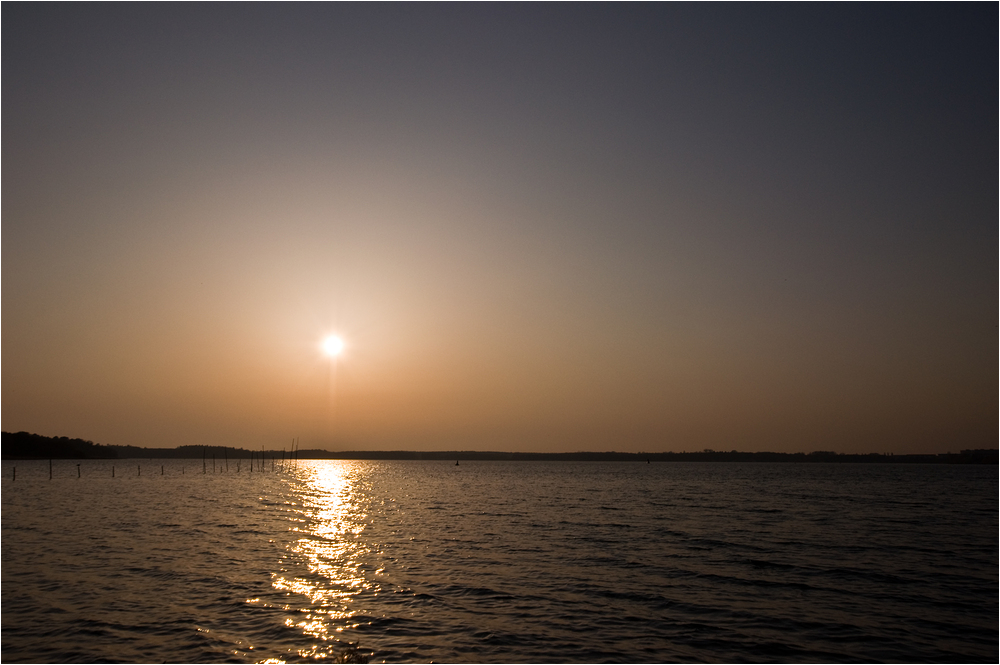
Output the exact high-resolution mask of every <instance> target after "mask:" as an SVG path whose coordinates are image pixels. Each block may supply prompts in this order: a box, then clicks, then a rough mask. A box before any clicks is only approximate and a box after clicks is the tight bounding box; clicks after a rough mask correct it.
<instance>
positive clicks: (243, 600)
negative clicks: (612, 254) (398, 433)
mask: <svg viewBox="0 0 1000 665" xmlns="http://www.w3.org/2000/svg"><path fill="white" fill-rule="evenodd" d="M228 464H229V469H228V471H226V470H225V467H224V466H222V465H218V463H217V471H216V472H215V473H213V472H212V468H211V465H209V466H208V468H207V473H202V464H201V461H200V460H198V461H195V460H168V461H162V462H161V461H157V460H142V461H138V460H134V461H126V460H115V461H110V460H109V461H84V462H81V463H80V467H79V475H80V477H79V478H78V477H77V474H78V469H77V465H76V462H71V461H56V462H54V466H53V479H52V480H49V478H48V474H49V469H48V462H23V461H19V462H16V463H15V462H4V464H3V481H2V488H3V506H2V508H3V512H2V527H3V532H2V612H3V620H2V658H3V660H4V661H6V662H18V661H21V662H23V661H32V662H66V661H69V662H82V661H88V662H93V661H119V662H120V661H125V662H157V661H160V662H162V661H167V662H220V661H231V662H245V661H254V662H261V661H270V662H279V661H284V662H303V661H309V662H315V661H324V660H325V661H337V660H341V661H342V660H348V661H352V660H353V661H362V660H364V659H365V658H367V659H370V661H371V662H382V661H390V662H399V661H422V662H428V661H436V662H662V661H727V662H731V661H796V662H803V661H823V662H831V661H832V662H837V661H908V662H917V661H934V662H946V661H977V662H996V661H997V656H998V648H997V643H998V634H997V616H998V585H997V578H998V557H997V551H998V550H997V535H998V525H997V515H998V505H997V496H998V488H997V468H996V467H995V466H994V467H990V466H986V467H972V466H916V465H912V466H911V465H846V464H845V465H818V464H816V465H812V464H810V465H799V464H773V465H772V464H684V463H679V464H674V463H660V464H656V463H654V464H635V463H597V462H581V463H575V462H573V463H571V462H472V461H469V462H463V463H462V464H461V465H460V466H455V465H454V464H453V463H443V462H354V461H344V462H341V461H315V462H311V461H310V462H303V461H300V462H299V463H298V465H297V468H286V469H285V470H284V471H283V472H282V471H281V470H280V468H276V469H275V471H274V472H273V473H272V472H271V471H270V466H268V467H267V468H266V472H264V473H261V472H259V471H255V472H253V473H248V469H247V466H246V462H245V461H244V462H242V464H241V471H240V473H237V472H236V463H235V461H229V463H228ZM15 465H16V467H17V478H16V480H12V478H13V475H14V466H15ZM112 465H114V466H115V469H114V474H115V477H112ZM352 645H354V646H353V647H352Z"/></svg>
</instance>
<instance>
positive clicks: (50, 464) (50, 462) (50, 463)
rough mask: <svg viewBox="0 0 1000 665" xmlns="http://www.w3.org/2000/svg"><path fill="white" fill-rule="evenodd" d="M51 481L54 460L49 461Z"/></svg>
mask: <svg viewBox="0 0 1000 665" xmlns="http://www.w3.org/2000/svg"><path fill="white" fill-rule="evenodd" d="M49 480H52V460H51V459H50V460H49Z"/></svg>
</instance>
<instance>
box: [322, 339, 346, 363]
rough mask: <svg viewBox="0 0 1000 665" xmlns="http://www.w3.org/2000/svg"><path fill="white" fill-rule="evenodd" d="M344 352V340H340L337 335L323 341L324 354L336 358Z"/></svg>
mask: <svg viewBox="0 0 1000 665" xmlns="http://www.w3.org/2000/svg"><path fill="white" fill-rule="evenodd" d="M343 350H344V340H342V339H340V338H339V337H337V336H336V335H330V336H329V337H327V338H326V339H324V340H323V353H325V354H326V355H328V356H330V357H331V358H334V357H336V356H339V355H340V354H341V352H342V351H343Z"/></svg>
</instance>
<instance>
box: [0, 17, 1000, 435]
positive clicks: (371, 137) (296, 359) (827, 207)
mask: <svg viewBox="0 0 1000 665" xmlns="http://www.w3.org/2000/svg"><path fill="white" fill-rule="evenodd" d="M2 18H3V21H2V29H3V43H2V48H3V60H2V62H3V65H2V66H3V78H2V84H3V139H4V140H3V143H2V150H3V165H2V166H3V169H2V177H3V192H2V193H3V196H2V213H3V218H2V261H3V263H2V333H3V338H2V342H3V345H2V354H3V355H2V380H3V383H2V390H3V394H2V397H3V399H2V426H3V429H4V430H5V431H18V430H27V431H32V432H37V433H40V434H46V435H65V436H70V437H81V438H85V439H91V440H93V441H95V442H100V443H107V444H132V445H139V446H150V447H170V446H175V445H182V444H218V445H234V446H245V447H259V446H260V445H262V444H264V445H267V446H268V447H281V446H283V445H287V444H288V443H289V442H290V441H291V438H292V437H295V436H297V437H299V438H300V441H301V446H302V447H303V448H311V447H324V448H329V449H333V450H336V449H354V450H362V449H436V450H448V449H463V450H472V449H479V450H517V451H574V450H618V451H670V450H678V451H679V450H701V449H703V448H713V449H716V450H733V449H736V450H747V451H756V450H771V451H803V452H808V451H812V450H836V451H839V452H897V453H907V452H947V451H949V450H953V451H957V450H959V449H963V448H975V447H995V446H996V440H997V433H998V427H997V423H998V421H997V405H998V390H997V385H998V382H997V367H998V352H997V349H998V326H997V312H998V310H997V295H998V289H997V275H998V260H997V257H998V253H997V247H998V203H997V202H998V197H997V191H998V190H997V187H998V185H997V183H998V177H1000V174H998V148H997V146H998V132H997V127H998V65H997V46H998V35H997V32H998V29H997V25H998V6H997V4H995V3H979V4H974V5H961V4H946V5H926V4H920V5H907V4H895V3H894V4H886V5H874V6H872V5H862V4H836V5H815V4H807V5H798V4H791V5H789V4H781V5H748V4H740V5H726V4H714V3H712V4H707V5H673V4H668V5H638V6H633V5H610V6H605V5H589V4H588V5H573V4H558V5H530V6H529V5H494V4H487V5H479V4H477V5H453V4H447V5H426V4H416V5H403V6H400V5H383V4H379V5H355V4H350V5H329V4H307V5H285V4H278V5H271V4H263V5H261V4H225V5H200V4H183V5H159V4H155V5H152V4H146V3H142V4H113V5H90V4H83V5H68V6H67V5H54V4H47V3H45V4H20V3H5V4H4V5H3V8H2ZM331 332H336V333H338V334H339V335H341V336H342V337H343V338H344V340H345V341H346V344H347V347H346V351H345V353H344V355H343V356H341V357H340V358H339V359H338V360H336V362H335V363H334V362H331V361H330V360H329V359H327V358H325V357H323V355H322V354H321V352H320V341H321V339H322V338H323V337H324V335H326V334H329V333H331Z"/></svg>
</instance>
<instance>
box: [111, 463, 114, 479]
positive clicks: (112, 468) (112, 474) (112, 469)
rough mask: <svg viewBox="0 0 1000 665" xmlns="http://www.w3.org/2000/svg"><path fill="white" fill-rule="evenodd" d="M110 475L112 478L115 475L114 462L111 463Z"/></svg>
mask: <svg viewBox="0 0 1000 665" xmlns="http://www.w3.org/2000/svg"><path fill="white" fill-rule="evenodd" d="M111 477H112V478H114V477H115V465H114V464H112V465H111Z"/></svg>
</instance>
